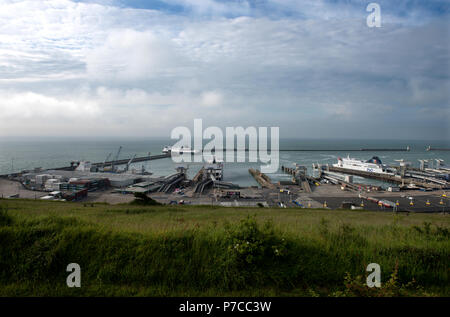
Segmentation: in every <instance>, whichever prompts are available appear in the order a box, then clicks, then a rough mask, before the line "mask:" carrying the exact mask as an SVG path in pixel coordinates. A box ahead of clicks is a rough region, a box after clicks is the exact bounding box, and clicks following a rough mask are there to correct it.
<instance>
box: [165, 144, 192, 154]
mask: <svg viewBox="0 0 450 317" xmlns="http://www.w3.org/2000/svg"><path fill="white" fill-rule="evenodd" d="M162 152H163V153H176V154H183V153H192V154H194V153H199V151H198V150H193V149H191V148H190V147H189V146H181V147H172V146H169V145H166V146H165V147H164V148H163V150H162Z"/></svg>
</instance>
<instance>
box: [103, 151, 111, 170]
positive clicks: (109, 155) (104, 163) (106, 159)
mask: <svg viewBox="0 0 450 317" xmlns="http://www.w3.org/2000/svg"><path fill="white" fill-rule="evenodd" d="M111 155H112V153H109V154H108V156H107V157H106V158H105V161H104V162H103V169H105V165H106V162H107V161H108V159H109V158H110V157H111Z"/></svg>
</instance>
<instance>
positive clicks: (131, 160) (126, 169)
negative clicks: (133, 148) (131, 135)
mask: <svg viewBox="0 0 450 317" xmlns="http://www.w3.org/2000/svg"><path fill="white" fill-rule="evenodd" d="M135 158H136V154H134V156H133V157H132V158H131V159H130V160H129V161H128V163H127V165H126V166H125V169H124V170H123V171H124V172H127V171H128V169H129V168H130V164H131V162H133V160H134V159H135Z"/></svg>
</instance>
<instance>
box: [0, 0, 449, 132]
mask: <svg viewBox="0 0 450 317" xmlns="http://www.w3.org/2000/svg"><path fill="white" fill-rule="evenodd" d="M167 2H169V3H171V4H181V5H183V6H185V7H191V9H192V10H193V11H195V12H196V15H194V17H193V16H181V15H176V14H165V13H163V12H158V11H154V10H139V9H131V8H119V7H113V6H108V5H100V4H93V3H73V2H71V1H68V0H49V1H22V2H16V1H1V0H0V83H1V84H2V87H3V88H2V89H3V90H2V91H1V92H0V107H2V108H1V109H2V110H3V114H0V120H2V121H5V122H1V124H0V134H4V135H8V134H14V133H15V131H17V127H20V129H21V130H22V131H28V132H29V133H44V132H49V131H53V130H54V127H53V126H52V125H51V124H48V125H42V126H39V125H37V124H36V121H39V120H41V119H46V121H52V120H54V121H55V124H57V123H58V122H63V121H64V122H65V123H66V126H71V127H73V129H75V128H76V127H77V126H78V127H85V128H86V129H89V131H95V133H98V134H121V135H124V134H133V133H137V132H142V131H153V132H155V133H162V134H163V135H168V134H167V133H168V131H170V129H171V128H172V127H173V126H176V125H182V124H183V125H186V124H189V123H191V122H192V119H193V118H195V117H202V118H204V119H205V121H208V124H210V125H219V126H220V125H223V124H232V125H253V124H254V122H258V123H261V124H265V125H269V126H272V125H273V124H275V123H276V124H279V125H282V126H283V128H284V127H285V131H292V132H290V133H291V135H297V134H300V135H307V134H308V133H309V131H310V130H311V127H313V126H314V125H315V124H316V123H315V122H317V121H315V120H320V119H321V118H323V117H324V116H326V117H327V116H338V117H339V118H341V119H342V120H344V119H345V120H347V122H357V123H361V124H364V123H366V124H367V125H368V126H370V125H372V126H373V125H374V124H375V123H377V124H379V122H383V121H382V120H381V119H382V118H383V117H386V115H389V116H390V117H397V119H398V120H402V117H401V115H399V113H402V112H405V113H409V114H410V115H409V119H408V120H411V117H412V118H413V120H419V118H420V113H421V111H422V110H423V109H448V107H449V100H448V87H449V79H448V71H449V62H448V61H449V47H448V43H446V42H445V41H444V40H443V39H445V38H446V36H448V31H447V30H446V27H448V22H442V21H438V20H436V21H431V22H430V23H426V24H423V25H415V26H414V27H412V26H410V25H408V26H404V25H402V24H401V23H399V24H389V23H387V24H384V25H383V28H381V29H376V30H374V29H369V28H367V27H366V26H365V24H364V23H365V22H364V21H365V16H363V17H362V18H361V19H355V12H354V11H351V12H350V11H349V12H347V13H346V12H339V11H335V9H336V6H334V5H329V4H327V3H326V2H324V1H306V2H304V5H302V6H300V5H298V4H297V2H296V1H287V2H283V3H277V4H276V5H278V6H284V7H286V8H289V9H290V10H294V11H295V10H297V11H298V12H303V13H304V17H302V18H298V17H286V16H283V15H281V16H277V17H276V18H273V17H267V16H266V17H265V16H262V15H258V16H257V17H255V16H240V17H236V18H229V17H226V16H227V15H246V12H248V10H250V9H249V6H248V3H247V2H245V1H244V2H239V3H235V4H233V5H231V6H225V5H224V4H221V3H219V2H216V1H212V0H203V1H200V0H198V1H196V0H191V1H188V0H167ZM275 2H276V1H275V0H274V1H273V3H275ZM297 11H295V12H297ZM298 12H297V13H298ZM361 13H362V14H363V15H365V14H366V13H365V11H364V10H362V12H361ZM358 14H359V13H358ZM199 16H201V17H200V18H199ZM269 16H270V14H269ZM206 17H208V18H206ZM346 17H352V18H351V19H350V18H349V19H346ZM397 22H398V21H397ZM394 112H395V114H394V116H392V115H391V114H392V113H394ZM82 113H84V116H85V118H83V117H82V116H81V115H80V114H82ZM427 113H429V114H430V115H429V116H427V120H428V121H427V122H429V124H430V126H432V127H433V129H432V131H434V132H433V133H434V134H436V135H439V125H436V124H433V122H437V121H439V120H440V119H441V117H442V116H440V115H439V111H428V112H427ZM441 113H442V111H441ZM249 118H250V119H249ZM36 119H39V120H36ZM6 120H7V121H8V122H6ZM58 120H59V121H58ZM352 120H354V121H352ZM12 122H14V125H13V124H12ZM335 125H336V123H334V122H333V121H330V122H329V124H328V125H327V126H326V127H323V129H324V131H326V132H324V133H329V134H333V133H334V129H336V127H335ZM296 131H299V133H297V132H296ZM281 132H282V133H283V129H282V130H281ZM417 133H418V134H419V133H420V131H418V132H417ZM430 133H431V132H430Z"/></svg>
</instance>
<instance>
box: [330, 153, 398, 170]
mask: <svg viewBox="0 0 450 317" xmlns="http://www.w3.org/2000/svg"><path fill="white" fill-rule="evenodd" d="M333 166H334V167H340V168H345V169H349V170H356V171H363V172H371V173H379V174H393V173H395V171H394V170H392V169H391V168H389V167H387V166H386V165H384V164H383V163H382V162H381V160H380V159H379V158H378V156H373V157H372V158H371V159H370V160H367V161H362V160H358V159H355V158H350V157H348V156H347V158H340V157H338V162H337V163H335V164H333Z"/></svg>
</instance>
